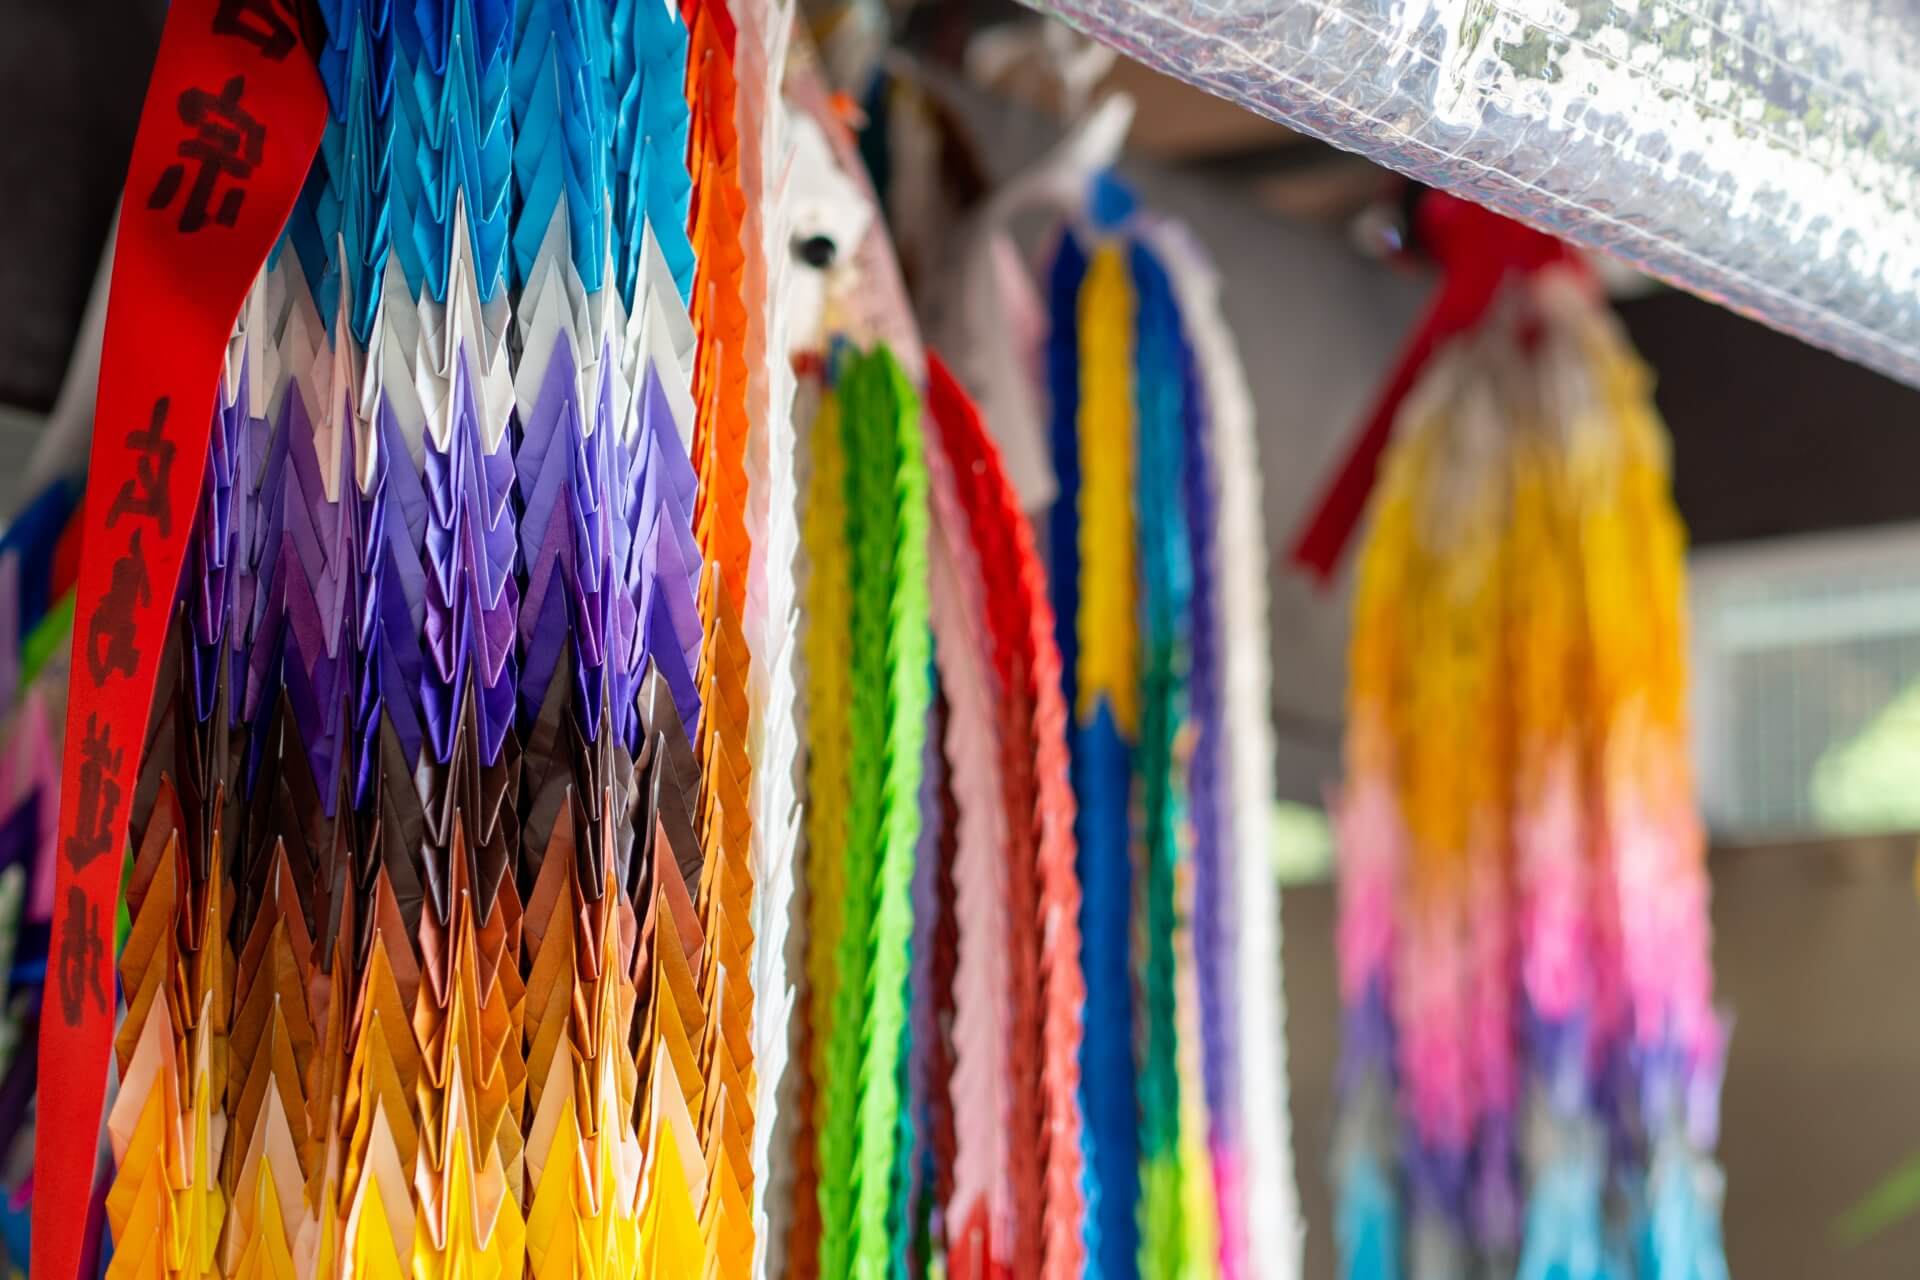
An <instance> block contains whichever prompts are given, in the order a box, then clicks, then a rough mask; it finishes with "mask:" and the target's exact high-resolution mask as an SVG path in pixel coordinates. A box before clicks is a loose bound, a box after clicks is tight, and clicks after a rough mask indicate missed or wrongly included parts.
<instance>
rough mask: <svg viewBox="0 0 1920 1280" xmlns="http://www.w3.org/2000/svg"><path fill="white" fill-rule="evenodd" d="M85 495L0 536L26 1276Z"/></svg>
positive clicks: (17, 1196)
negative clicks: (38, 1048)
mask: <svg viewBox="0 0 1920 1280" xmlns="http://www.w3.org/2000/svg"><path fill="white" fill-rule="evenodd" d="M79 495H80V485H79V483H78V482H77V481H74V480H67V479H59V480H55V481H54V482H53V483H51V484H49V485H48V486H47V487H46V488H45V489H43V490H42V491H41V492H40V493H39V494H37V495H36V496H35V497H34V498H33V499H32V501H30V502H28V503H27V504H26V506H25V507H23V508H22V509H21V510H20V512H19V513H18V514H17V515H16V516H15V517H14V519H13V521H12V522H11V523H10V524H9V525H8V526H7V531H6V533H5V535H4V536H0V1275H6V1276H9V1277H14V1276H20V1277H24V1276H25V1275H26V1274H27V1261H28V1257H29V1252H28V1251H29V1244H30V1240H31V1235H32V1230H31V1228H32V1223H31V1207H32V1197H33V1183H34V1176H33V1173H34V1171H33V1142H34V1133H35V1126H34V1122H33V1121H34V1117H33V1101H34V1094H35V1084H36V1076H37V1074H38V1068H39V1063H38V1060H37V1057H36V1054H35V1052H34V1049H35V1042H36V1039H37V1037H38V1032H39V1027H40V1019H41V1016H42V1011H43V1009H44V1008H45V1003H46V996H47V995H48V992H47V990H46V983H47V979H48V976H49V974H48V960H49V958H50V957H49V952H48V949H47V938H48V931H49V926H50V925H51V923H52V920H53V909H54V893H53V888H54V867H55V864H56V862H57V861H58V853H57V850H58V847H59V846H58V841H57V840H56V839H55V831H54V824H55V820H56V819H57V817H58V809H59V796H60V743H61V726H62V723H63V721H64V714H65V710H66V697H67V661H68V651H69V649H70V648H71V643H72V635H73V605H74V599H73V583H74V578H75V575H76V573H77V570H78V568H79V564H78V550H79V547H78V532H79V528H80V525H79V521H78V519H77V508H78V499H79ZM54 981H55V982H56V984H57V983H58V981H59V978H58V975H57V974H55V975H54ZM54 998H55V999H56V1000H57V999H58V988H57V986H56V988H55V992H54Z"/></svg>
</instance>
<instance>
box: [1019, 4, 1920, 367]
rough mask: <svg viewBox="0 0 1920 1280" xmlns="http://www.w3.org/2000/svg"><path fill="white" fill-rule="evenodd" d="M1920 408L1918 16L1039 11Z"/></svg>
mask: <svg viewBox="0 0 1920 1280" xmlns="http://www.w3.org/2000/svg"><path fill="white" fill-rule="evenodd" d="M1028 2H1029V3H1031V4H1033V6H1034V7H1035V8H1038V9H1040V10H1042V11H1043V12H1047V13H1050V14H1053V15H1055V16H1057V17H1059V18H1061V19H1063V20H1065V21H1066V22H1068V23H1069V24H1071V25H1072V26H1074V27H1077V28H1078V29H1080V30H1081V31H1084V32H1086V33H1087V34H1088V35H1091V36H1093V37H1095V38H1096V39H1099V40H1101V41H1103V42H1105V43H1107V44H1110V45H1113V46H1114V47H1115V48H1117V49H1119V50H1120V51H1121V52H1123V53H1126V54H1128V55H1130V56H1132V57H1134V58H1137V59H1139V60H1140V61H1142V62H1144V63H1146V64H1147V65H1149V66H1152V67H1155V68H1157V69H1159V70H1161V71H1164V72H1166V73H1168V74H1170V75H1173V76H1176V77H1178V78H1180V79H1182V80H1186V81H1188V82H1189V83H1192V84H1195V85H1198V86H1200V87H1201V88H1204V89H1207V90H1209V91H1211V92H1213V93H1216V94H1219V95H1220V96H1222V97H1225V98H1228V99H1230V100H1233V101H1237V102H1240V103H1242V104H1244V105H1245V106H1247V107H1248V108H1250V109H1252V110H1254V111H1258V112H1260V113H1261V114H1262V115H1266V116H1269V117H1272V118H1273V119H1275V120H1279V121H1281V122H1283V123H1285V124H1287V125H1290V126H1292V127H1294V128H1296V129H1299V130H1301V131H1302V132H1305V133H1309V134H1312V135H1313V136H1315V137H1318V138H1322V139H1324V140H1326V141H1327V142H1330V143H1332V144H1334V145H1335V146H1339V147H1342V148H1345V149H1347V150H1350V151H1354V152H1358V153H1359V154H1361V155H1364V156H1366V157H1368V158H1369V159H1372V160H1374V161H1376V162H1378V163H1380V164H1383V165H1386V166H1387V167H1389V168H1392V169H1396V170H1399V171H1400V172H1402V173H1405V174H1407V175H1409V176H1411V177H1414V178H1417V179H1419V180H1420V181H1422V182H1426V183H1429V184H1431V185H1433V186H1436V187H1441V188H1444V189H1447V190H1450V191H1454V192H1456V193H1458V194H1460V195H1462V196H1464V197H1466V198H1469V199H1472V200H1475V201H1478V202H1481V203H1484V204H1488V205H1491V206H1493V207H1495V208H1498V209H1500V210H1502V211H1504V212H1506V213H1509V214H1512V215H1514V216H1516V217H1518V218H1521V219H1523V220H1525V221H1527V222H1530V223H1532V224H1534V225H1536V226H1539V227H1541V228H1543V229H1545V230H1548V231H1551V232H1553V233H1555V234H1557V235H1560V236H1563V237H1565V238H1567V239H1569V240H1573V241H1575V242H1577V243H1580V244H1583V245H1586V246H1589V247H1591V248H1595V249H1599V250H1603V251H1605V252H1607V253H1610V254H1612V255H1614V256H1616V257H1619V258H1621V259H1624V260H1625V261H1627V262H1630V263H1633V264H1635V265H1637V266H1639V267H1641V268H1642V269H1644V270H1646V271H1647V272H1649V273H1650V274H1652V275H1654V276H1657V277H1659V278H1661V279H1664V280H1667V281H1669V282H1671V283H1673V284H1675V285H1678V286H1679V287H1681V288H1684V289H1687V290H1690V291H1691V292H1694V293H1697V294H1700V295H1702V296H1703V297H1706V298H1709V299H1712V300H1713V301H1716V302H1719V303H1722V304H1723V305H1725V306H1728V307H1731V308H1732V309H1734V310H1736V311H1739V312H1741V313H1743V314H1746V315H1750V316H1752V317H1754V318H1756V319H1759V320H1762V321H1764V322H1766V323H1768V324H1771V325H1773V326H1774V327H1776V328H1779V329H1782V330H1784V331H1786V332H1788V333H1791V334H1794V335H1796V336H1798V337H1800V338H1802V339H1804V340H1806V341H1808V342H1811V343H1814V344H1816V345H1818V346H1822V347H1826V348H1828V349H1829V350H1832V351H1835V352H1837V353H1839V354H1840V355H1843V356H1846V357H1848V358H1849V359H1853V360H1857V361H1859V362H1860V363H1862V364H1865V365H1868V366H1870V367H1873V368H1876V369H1879V370H1880V371H1882V372H1884V373H1887V374H1889V375H1890V376H1892V377H1895V378H1897V379H1899V380H1901V381H1902V382H1906V383H1909V384H1913V385H1917V386H1920V289H1916V285H1920V207H1917V206H1920V128H1917V127H1916V126H1917V120H1916V117H1917V116H1920V3H1916V0H1637V2H1636V0H1618V2H1617V3H1616V2H1610V0H1508V2H1504V3H1503V2H1501V0H1425V2H1423V0H1028Z"/></svg>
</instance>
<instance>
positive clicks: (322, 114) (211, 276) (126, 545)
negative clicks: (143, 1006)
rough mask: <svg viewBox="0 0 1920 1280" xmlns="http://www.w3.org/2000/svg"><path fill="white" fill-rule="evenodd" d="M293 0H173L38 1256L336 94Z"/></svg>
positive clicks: (71, 798)
mask: <svg viewBox="0 0 1920 1280" xmlns="http://www.w3.org/2000/svg"><path fill="white" fill-rule="evenodd" d="M290 8H292V6H287V5H284V4H283V3H278V2H276V0H173V4H172V6H171V8H170V10H169V12H168V14H167V24H166V30H165V32H164V34H163V35H162V36H161V39H160V54H159V58H158V60H157V62H156V63H155V65H154V69H153V79H152V81H151V82H150V83H149V84H148V86H147V98H146V104H145V106H143V107H142V108H141V112H140V128H139V132H138V133H137V134H136V135H135V138H134V147H133V160H132V162H131V163H130V164H129V166H128V168H127V183H126V191H125V195H124V197H123V205H122V209H121V213H120V230H119V235H118V238H117V239H116V240H115V242H114V258H113V282H112V285H111V288H110V291H109V293H108V300H107V329H106V343H105V348H104V351H103V354H102V358H101V366H100V397H99V405H98V409H97V411H96V414H95V419H94V433H93V451H92V460H91V462H90V464H89V467H88V472H87V484H88V500H87V502H86V506H85V510H84V514H83V516H82V517H81V518H82V521H83V522H84V530H83V532H82V534H81V536H80V549H79V560H80V565H79V578H78V582H79V591H78V594H77V599H76V602H75V608H74V620H73V673H72V684H71V690H70V693H69V695H68V700H67V736H66V750H65V759H64V760H63V762H62V768H61V775H60V826H59V837H58V838H59V862H58V866H59V871H58V876H57V879H56V881H55V889H54V914H53V934H52V939H51V943H50V950H49V954H48V969H49V973H48V975H47V984H46V999H45V1005H44V1008H43V1009H42V1012H41V1018H40V1098H39V1114H38V1122H37V1132H36V1134H35V1138H34V1194H33V1258H32V1266H31V1272H32V1274H33V1275H34V1276H36V1277H41V1278H43V1280H70V1278H71V1277H73V1276H75V1275H76V1274H77V1273H78V1271H79V1268H80V1265H81V1262H82V1257H83V1249H84V1248H85V1245H86V1243H87V1241H86V1224H87V1217H88V1206H89V1203H90V1201H91V1192H92V1188H93V1181H94V1171H95V1163H96V1156H97V1152H98V1135H99V1133H100V1107H101V1102H102V1099H103V1097H104V1095H105V1092H106V1070H107V1054H108V1052H109V1046H110V1045H111V1043H112V1040H113V1010H114V929H115V916H116V913H117V902H118V896H119V888H120V876H121V871H122V868H123V865H124V863H125V861H126V849H127V819H128V810H129V808H130V806H131V804H132V801H133V792H134V784H135V780H136V778H137V776H138V773H139V767H140V754H141V749H142V746H143V744H144V740H145V736H146V725H147V718H148V714H149V712H150V710H151V707H152V703H153V687H154V679H155V676H156V675H157V673H158V667H159V662H160V653H161V650H162V649H163V648H164V647H165V639H166V629H167V626H168V623H169V620H170V619H171V617H172V616H173V604H174V596H175V591H176V588H177V585H178V582H179V577H180V566H181V563H182V562H183V561H184V559H185V558H186V548H187V534H188V531H189V529H190V528H191V527H192V524H193V517H194V509H195V506H196V504H197V503H198V501H199V495H200V486H201V482H202V478H203V473H204V471H205V469H206V460H207V446H208V439H209V435H210V426H209V424H210V423H211V422H212V420H213V411H214V396H215V391H216V387H217V383H218V378H219V374H220V370H221V362H222V360H223V359H224V357H225V352H226V349H227V339H228V337H229V335H230V334H231V333H232V330H233V320H234V316H235V315H237V314H238V313H239V310H240V307H241V305H242V303H243V302H244V301H245V299H246V295H247V290H248V289H249V287H250V286H251V285H252V283H253V280H254V278H255V276H256V275H257V274H258V273H259V270H260V264H261V263H262V262H263V261H264V260H265V258H266V256H267V253H268V251H269V250H270V249H272V247H273V244H274V241H275V239H276V238H277V237H278V236H279V234H280V229H281V227H282V226H283V225H284V224H285V222H286V220H287V214H288V211H289V210H291V209H292V208H293V202H294V200H295V198H296V197H298V195H299V194H300V187H301V184H302V182H303V181H304V180H305V178H306V174H307V167H308V165H309V164H310V163H311V161H312V159H313V154H314V151H315V150H316V149H317V148H318V147H319V145H320V134H321V130H322V129H323V128H324V127H325V124H326V116H327V102H326V93H325V91H324V90H323V89H322V88H321V85H320V80H319V77H318V75H317V74H316V73H315V71H314V67H313V62H312V59H311V58H310V57H309V55H308V54H307V52H306V49H305V48H304V46H303V45H302V42H301V39H300V32H299V28H298V26H297V23H296V20H295V19H294V18H293V17H292V16H291V15H290V14H289V12H288V9H290Z"/></svg>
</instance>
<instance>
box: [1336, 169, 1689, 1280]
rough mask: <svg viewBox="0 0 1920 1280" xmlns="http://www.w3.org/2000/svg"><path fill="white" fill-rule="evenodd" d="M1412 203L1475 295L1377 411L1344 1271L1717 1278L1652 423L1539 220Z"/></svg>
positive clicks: (1672, 646) (1610, 326) (1356, 806)
mask: <svg viewBox="0 0 1920 1280" xmlns="http://www.w3.org/2000/svg"><path fill="white" fill-rule="evenodd" d="M1422 218H1423V225H1425V226H1427V227H1428V228H1429V229H1430V230H1431V231H1432V232H1433V233H1434V238H1433V239H1432V240H1431V241H1430V243H1432V244H1434V245H1435V246H1436V247H1437V251H1438V252H1440V253H1441V255H1442V260H1443V262H1444V263H1445V264H1446V265H1447V268H1448V270H1449V284H1448V286H1447V291H1448V292H1449V293H1451V294H1452V296H1453V297H1454V298H1455V300H1456V301H1457V300H1458V298H1459V296H1460V292H1461V289H1462V282H1461V280H1460V279H1459V277H1457V276H1455V275H1453V274H1452V272H1453V269H1454V267H1455V266H1456V265H1457V266H1459V267H1461V269H1462V271H1463V273H1467V274H1471V275H1472V276H1474V277H1476V278H1477V284H1476V285H1474V286H1473V287H1472V291H1473V292H1474V293H1475V294H1476V295H1477V299H1476V302H1475V305H1474V306H1473V307H1472V308H1470V309H1469V311H1468V313H1466V314H1462V315H1458V316H1456V317H1455V323H1454V324H1453V325H1452V328H1451V332H1450V333H1448V334H1445V335H1442V336H1441V338H1440V339H1438V340H1435V341H1433V342H1432V343H1431V344H1430V358H1426V359H1423V360H1420V361H1415V362H1414V363H1415V365H1416V366H1417V367H1413V368H1411V369H1409V370H1408V371H1407V373H1406V375H1405V377H1404V378H1403V379H1402V381H1403V382H1404V383H1405V384H1406V385H1407V386H1409V387H1410V388H1411V390H1410V391H1408V392H1407V394H1406V398H1405V401H1404V403H1399V404H1397V405H1395V404H1392V403H1389V404H1387V406H1386V407H1385V408H1384V409H1383V410H1382V412H1385V413H1390V414H1392V415H1393V421H1394V423H1395V425H1394V428H1393V439H1392V442H1391V444H1389V445H1386V446H1385V452H1384V454H1383V456H1382V459H1381V463H1380V471H1379V484H1378V489H1377V491H1376V492H1375V493H1374V494H1373V498H1372V523H1371V527H1370V530H1369V532H1368V535H1367V540H1366V542H1365V544H1364V547H1363V549H1362V551H1361V554H1360V561H1359V567H1358V584H1357V593H1356V597H1355V602H1354V627H1353V640H1352V650H1351V656H1350V663H1349V681H1350V684H1349V701H1348V734H1347V741H1346V758H1347V778H1346V784H1345V788H1344V791H1343V794H1342V798H1341V805H1340V823H1339V827H1340V926H1339V940H1340V983H1341V994H1342V999H1343V1002H1344V1004H1345V1008H1346V1012H1345V1028H1344V1033H1343V1052H1342V1058H1343V1061H1342V1066H1341V1072H1340V1082H1341V1084H1340V1115H1339V1121H1338V1132H1337V1136H1336V1141H1335V1157H1334V1171H1335V1185H1336V1191H1337V1194H1338V1198H1339V1207H1338V1216H1337V1223H1336V1234H1337V1236H1338V1243H1339V1246H1340V1255H1341V1264H1340V1265H1341V1272H1340V1274H1342V1275H1347V1276H1353V1277H1362V1276H1365V1277H1379V1276H1397V1275H1408V1276H1413V1277H1423V1276H1451V1275H1459V1274H1465V1273H1470V1272H1475V1271H1479V1270H1490V1271H1494V1272H1499V1273H1511V1274H1517V1275H1519V1276H1521V1277H1525V1278H1527V1280H1534V1278H1538V1280H1546V1278H1547V1277H1562V1276H1580V1277H1610V1278H1625V1277H1636V1276H1637V1277H1651V1276H1659V1277H1689V1278H1691V1280H1718V1278H1720V1277H1724V1276H1725V1274H1726V1264H1725V1261H1724V1258H1723V1257H1722V1255H1721V1246H1720V1240H1719V1227H1718V1202H1719V1174H1718V1171H1717V1169H1716V1168H1715V1167H1714V1165H1713V1164H1712V1161H1711V1152H1712V1148H1713V1144H1714V1137H1715V1129H1716V1127H1717V1095H1718V1089H1719V1076H1720V1070H1721V1062H1722V1054H1723V1051H1724V1029H1723V1024H1722V1022H1721V1020H1720V1018H1719V1017H1718V1016H1717V1015H1716V1013H1715V1012H1714V1010H1713V1007H1712V1003H1711V1000H1712V974H1711V969H1710V958H1709V946H1708V918H1707V876H1706V864H1705V858H1704V847H1703V839H1702V830H1701V826H1700V823H1699V820H1698V818H1697V816H1696V814H1695V811H1694V808H1693V795H1692V787H1691V779H1690V775H1689V765H1688V754H1687V736H1686V725H1685V706H1686V687H1685V659H1684V655H1685V653H1686V638H1685V634H1684V617H1683V599H1684V581H1683V576H1684V575H1683V567H1682V566H1683V560H1682V553H1683V534H1682V531H1681V529H1680V526H1679V523H1678V520H1677V519H1676V517H1675V515H1674V512H1673V508H1672V504H1671V500H1670V498H1669V495H1668V478H1667V455H1666V441H1665V438H1664V434H1663V432H1662V429H1661V426H1660V424H1659V421H1658V419H1657V417H1656V416H1655V413H1654V410H1653V408H1652V404H1651V400H1650V396H1649V387H1648V379H1647V376H1646V374H1645V372H1644V370H1642V369H1641V368H1640V366H1639V365H1638V363H1637V362H1636V361H1635V360H1634V358H1633V356H1632V353H1631V352H1630V351H1629V350H1628V348H1627V346H1626V344H1625V341H1624V339H1623V337H1622V336H1621V334H1620V332H1619V331H1618V328H1617V326H1616V325H1615V324H1614V322H1613V320H1612V319H1611V317H1609V316H1608V315H1607V314H1606V312H1605V311H1604V309H1603V308H1602V305H1601V303H1600V302H1599V300H1598V299H1597V297H1596V296H1595V292H1594V289H1593V286H1592V285H1591V283H1590V282H1589V281H1588V279H1587V278H1586V276H1585V274H1584V273H1583V272H1582V271H1580V270H1579V269H1578V268H1577V267H1576V266H1574V265H1572V264H1570V263H1568V262H1567V261H1566V260H1565V258H1564V257H1563V255H1561V254H1560V253H1559V252H1557V251H1556V250H1555V249H1554V247H1553V246H1552V245H1551V243H1550V242H1547V241H1546V240H1545V237H1541V236H1539V235H1537V234H1536V233H1533V232H1530V231H1526V230H1524V229H1522V228H1519V227H1517V226H1514V225H1513V224H1510V223H1505V222H1503V221H1502V220H1500V219H1498V218H1495V217H1494V216H1493V215H1490V214H1486V213H1484V212H1483V211H1480V210H1476V209H1473V208H1471V207H1470V206H1465V205H1460V204H1458V203H1457V202H1454V201H1451V200H1450V199H1444V198H1442V200H1441V202H1440V203H1436V204H1433V205H1430V206H1429V207H1427V208H1426V209H1424V210H1423V211H1422ZM1469 264H1470V265H1469ZM1444 296H1445V295H1444V294H1443V297H1444ZM1439 309H1440V308H1436V310H1437V311H1438V310H1439Z"/></svg>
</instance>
